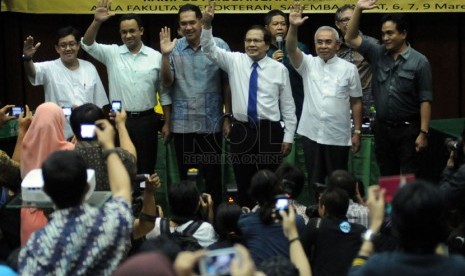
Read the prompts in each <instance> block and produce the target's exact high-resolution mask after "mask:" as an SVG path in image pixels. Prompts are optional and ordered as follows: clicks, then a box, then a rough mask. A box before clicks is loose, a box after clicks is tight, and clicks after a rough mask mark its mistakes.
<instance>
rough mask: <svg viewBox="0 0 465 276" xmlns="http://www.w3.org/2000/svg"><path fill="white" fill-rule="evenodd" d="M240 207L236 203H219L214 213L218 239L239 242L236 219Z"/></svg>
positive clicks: (240, 213)
mask: <svg viewBox="0 0 465 276" xmlns="http://www.w3.org/2000/svg"><path fill="white" fill-rule="evenodd" d="M241 215H242V208H241V206H239V205H238V204H236V203H228V202H223V203H221V204H220V205H219V206H218V208H217V209H216V213H215V224H214V227H215V231H216V233H218V236H219V241H229V242H230V243H231V244H234V243H238V242H241V232H240V229H239V225H238V221H239V217H240V216H241Z"/></svg>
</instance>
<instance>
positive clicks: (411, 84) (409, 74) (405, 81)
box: [397, 70, 415, 93]
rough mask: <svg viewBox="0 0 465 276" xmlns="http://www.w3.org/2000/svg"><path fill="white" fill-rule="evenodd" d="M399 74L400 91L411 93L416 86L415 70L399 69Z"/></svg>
mask: <svg viewBox="0 0 465 276" xmlns="http://www.w3.org/2000/svg"><path fill="white" fill-rule="evenodd" d="M397 76H398V80H399V91H400V92H403V93H411V91H412V90H414V88H415V71H413V70H403V71H399V72H398V73H397Z"/></svg>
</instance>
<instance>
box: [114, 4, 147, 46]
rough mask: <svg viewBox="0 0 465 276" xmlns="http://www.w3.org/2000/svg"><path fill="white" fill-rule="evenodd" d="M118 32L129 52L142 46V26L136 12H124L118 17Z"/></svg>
mask: <svg viewBox="0 0 465 276" xmlns="http://www.w3.org/2000/svg"><path fill="white" fill-rule="evenodd" d="M119 33H120V35H121V40H122V41H123V43H124V45H126V47H128V49H129V51H130V52H137V51H139V50H140V48H141V47H142V35H143V34H144V27H143V24H142V19H141V17H140V16H139V15H138V14H135V13H128V14H124V15H122V16H121V17H120V19H119Z"/></svg>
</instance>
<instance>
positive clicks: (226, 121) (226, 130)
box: [223, 80, 232, 138]
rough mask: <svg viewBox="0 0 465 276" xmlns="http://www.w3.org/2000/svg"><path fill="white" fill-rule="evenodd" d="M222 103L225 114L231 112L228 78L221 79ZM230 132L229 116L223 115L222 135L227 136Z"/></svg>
mask: <svg viewBox="0 0 465 276" xmlns="http://www.w3.org/2000/svg"><path fill="white" fill-rule="evenodd" d="M223 104H224V112H225V114H232V104H231V87H230V86H229V81H228V80H223ZM230 132H231V116H225V117H224V120H223V136H224V137H225V138H228V137H229V134H230Z"/></svg>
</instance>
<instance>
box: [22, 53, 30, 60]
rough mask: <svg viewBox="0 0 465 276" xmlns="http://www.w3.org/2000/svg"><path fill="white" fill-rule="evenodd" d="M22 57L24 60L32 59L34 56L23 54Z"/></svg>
mask: <svg viewBox="0 0 465 276" xmlns="http://www.w3.org/2000/svg"><path fill="white" fill-rule="evenodd" d="M21 59H22V60H23V61H30V60H32V57H28V56H26V55H25V54H23V55H22V56H21Z"/></svg>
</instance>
